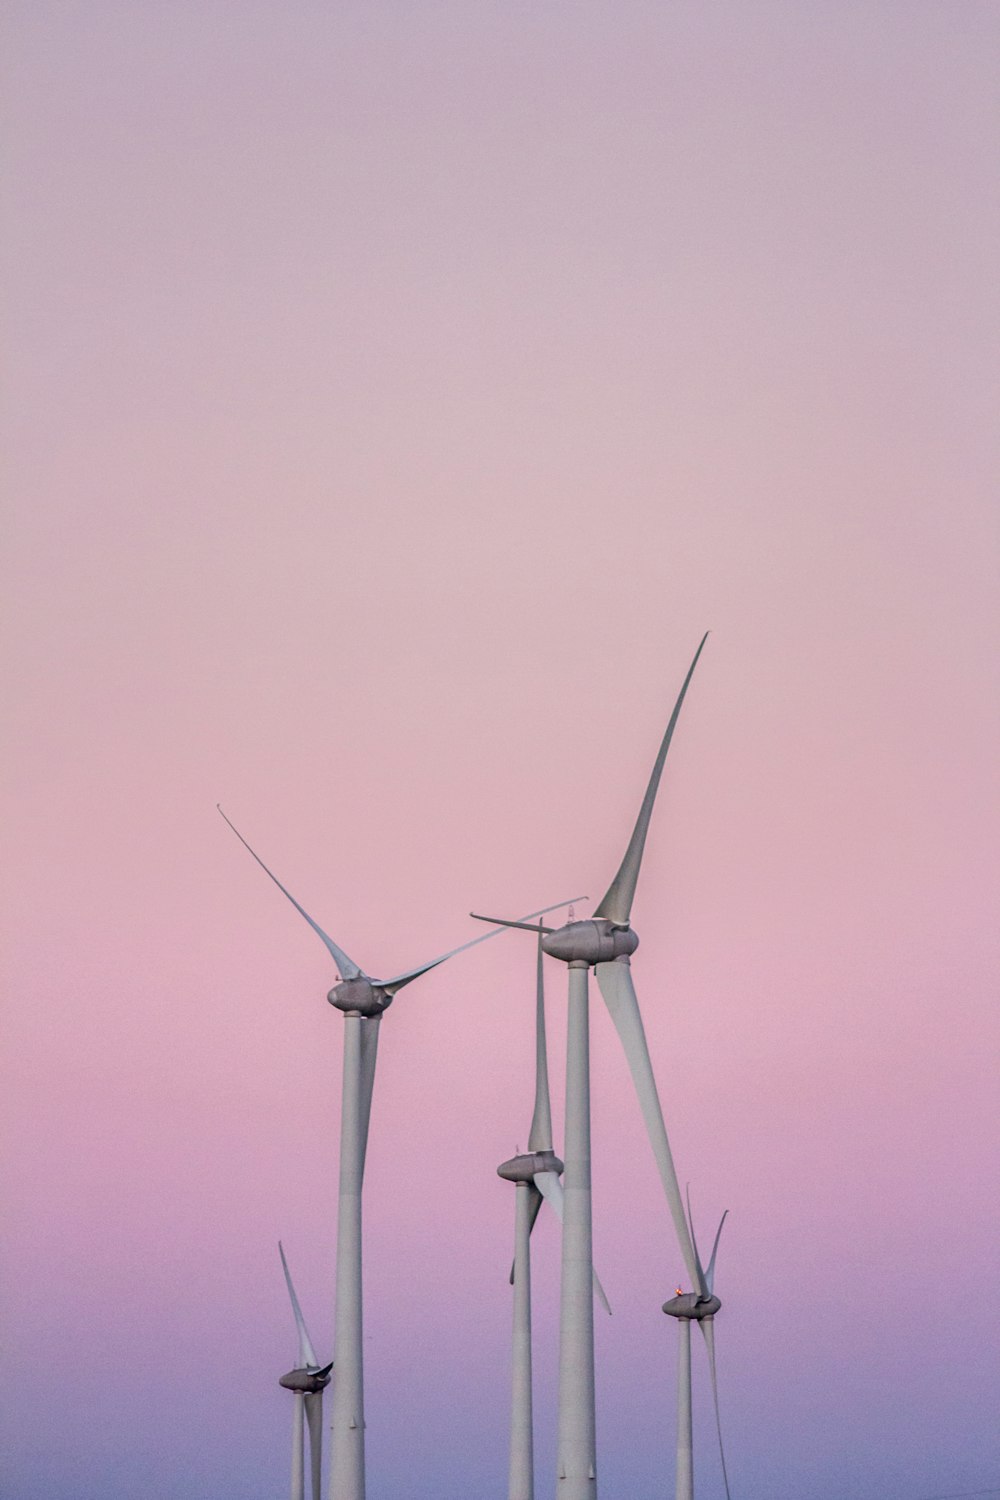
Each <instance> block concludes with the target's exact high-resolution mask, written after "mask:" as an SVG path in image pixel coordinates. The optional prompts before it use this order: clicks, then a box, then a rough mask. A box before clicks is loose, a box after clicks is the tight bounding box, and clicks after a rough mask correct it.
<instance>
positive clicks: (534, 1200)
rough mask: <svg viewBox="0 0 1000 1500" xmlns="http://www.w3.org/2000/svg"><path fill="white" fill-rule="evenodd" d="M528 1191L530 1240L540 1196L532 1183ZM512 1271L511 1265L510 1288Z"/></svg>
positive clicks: (540, 1202)
mask: <svg viewBox="0 0 1000 1500" xmlns="http://www.w3.org/2000/svg"><path fill="white" fill-rule="evenodd" d="M528 1190H529V1192H530V1194H531V1196H530V1198H529V1200H528V1203H529V1207H528V1236H529V1238H530V1237H531V1231H532V1230H533V1229H534V1227H535V1220H536V1219H537V1218H538V1210H539V1209H540V1208H541V1206H542V1195H541V1193H540V1192H539V1191H538V1189H537V1188H536V1187H535V1184H534V1183H531V1184H529V1189H528ZM514 1269H515V1268H514V1266H513V1264H512V1265H511V1268H510V1284H511V1286H513V1285H514Z"/></svg>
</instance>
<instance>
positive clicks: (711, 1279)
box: [705, 1208, 729, 1292]
mask: <svg viewBox="0 0 1000 1500" xmlns="http://www.w3.org/2000/svg"><path fill="white" fill-rule="evenodd" d="M728 1213H729V1209H728V1208H727V1209H726V1211H725V1213H724V1214H723V1215H722V1218H721V1219H720V1220H719V1227H718V1229H717V1230H716V1231H715V1244H714V1245H713V1246H712V1255H711V1259H710V1260H709V1262H708V1270H707V1271H706V1272H705V1280H706V1282H707V1283H708V1290H709V1292H711V1290H712V1287H713V1285H714V1283H715V1257H716V1255H717V1254H718V1253H719V1240H720V1238H721V1236H722V1226H723V1224H724V1223H725V1222H726V1217H727V1215H728Z"/></svg>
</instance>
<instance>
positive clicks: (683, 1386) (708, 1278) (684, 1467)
mask: <svg viewBox="0 0 1000 1500" xmlns="http://www.w3.org/2000/svg"><path fill="white" fill-rule="evenodd" d="M728 1212H729V1210H728V1209H726V1212H725V1213H724V1214H723V1215H722V1218H721V1219H720V1220H719V1227H718V1229H717V1230H716V1231H715V1243H714V1244H713V1246H712V1254H711V1257H710V1259H709V1262H708V1267H707V1269H705V1268H703V1267H702V1264H701V1256H700V1255H699V1254H698V1244H697V1241H696V1240H695V1237H694V1219H693V1218H692V1216H691V1202H690V1199H689V1200H688V1221H689V1224H690V1229H691V1243H692V1244H693V1245H694V1253H695V1259H696V1261H697V1268H698V1290H697V1291H696V1292H683V1291H681V1289H680V1287H678V1288H677V1295H676V1296H675V1297H671V1299H670V1301H669V1302H664V1304H663V1311H664V1312H665V1313H666V1314H667V1316H668V1317H670V1318H676V1319H677V1334H678V1355H677V1471H676V1472H677V1480H676V1489H675V1497H676V1500H694V1440H693V1439H694V1432H693V1424H692V1418H691V1324H692V1323H697V1324H698V1326H699V1327H700V1329H701V1331H702V1334H703V1336H704V1339H705V1348H706V1349H707V1351H708V1368H709V1373H710V1374H711V1377H712V1396H713V1399H714V1401H715V1428H716V1431H717V1433H718V1435H719V1457H720V1458H721V1460H722V1482H723V1484H724V1485H725V1489H726V1500H729V1475H728V1474H727V1472H726V1455H725V1451H724V1449H723V1446H722V1423H721V1421H720V1419H719V1383H718V1379H717V1377H716V1370H715V1314H716V1313H717V1312H718V1311H719V1309H720V1307H721V1306H722V1303H721V1302H720V1301H719V1299H718V1297H716V1296H715V1295H714V1292H713V1290H712V1288H713V1286H714V1283H715V1257H716V1255H717V1253H718V1249H719V1236H720V1235H721V1234H722V1226H723V1224H724V1223H725V1222H726V1214H728Z"/></svg>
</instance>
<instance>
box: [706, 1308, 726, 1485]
mask: <svg viewBox="0 0 1000 1500" xmlns="http://www.w3.org/2000/svg"><path fill="white" fill-rule="evenodd" d="M699 1326H700V1328H701V1331H702V1334H703V1335H704V1339H705V1348H706V1349H707V1350H708V1369H709V1373H710V1375H711V1377H712V1399H713V1401H714V1402H715V1430H716V1432H717V1433H718V1434H719V1458H720V1459H721V1460H722V1482H723V1484H724V1485H725V1487H726V1500H731V1497H730V1494H729V1474H728V1472H727V1470H726V1450H725V1448H724V1447H723V1446H722V1421H721V1419H720V1417H719V1381H718V1377H717V1375H716V1371H715V1319H714V1318H702V1320H701V1323H700V1325H699Z"/></svg>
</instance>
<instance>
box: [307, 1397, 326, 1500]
mask: <svg viewBox="0 0 1000 1500" xmlns="http://www.w3.org/2000/svg"><path fill="white" fill-rule="evenodd" d="M306 1421H307V1422H308V1423H309V1478H310V1481H311V1484H312V1500H320V1497H321V1492H322V1487H323V1477H322V1474H323V1392H322V1391H315V1392H312V1393H310V1394H309V1395H307V1396H306Z"/></svg>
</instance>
